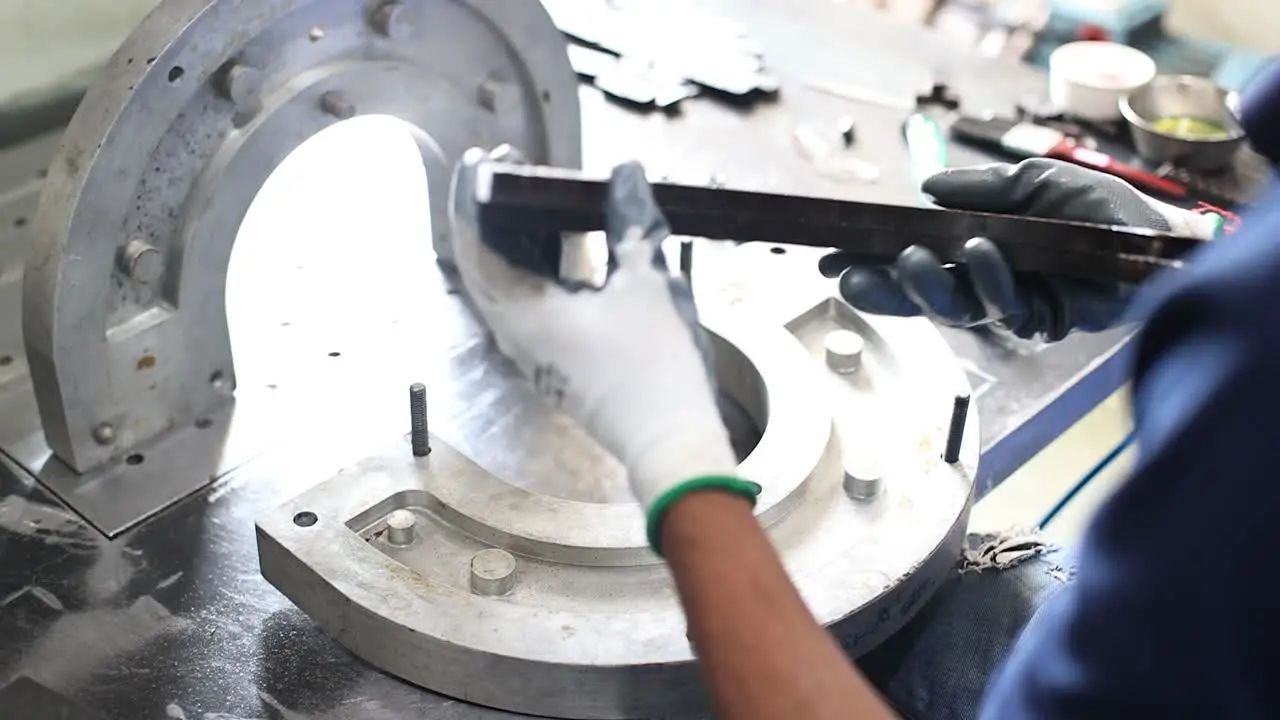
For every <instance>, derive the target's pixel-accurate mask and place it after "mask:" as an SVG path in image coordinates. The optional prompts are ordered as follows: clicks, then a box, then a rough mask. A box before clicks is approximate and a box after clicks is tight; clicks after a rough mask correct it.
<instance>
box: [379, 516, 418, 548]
mask: <svg viewBox="0 0 1280 720" xmlns="http://www.w3.org/2000/svg"><path fill="white" fill-rule="evenodd" d="M417 523H418V518H417V517H416V516H414V514H413V511H411V510H403V509H401V510H392V511H391V514H390V515H388V516H387V535H386V537H387V542H389V543H391V544H392V545H397V546H399V547H404V546H405V545H410V544H412V543H413V537H414V534H415V533H414V526H415V525H417Z"/></svg>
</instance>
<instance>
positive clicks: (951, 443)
mask: <svg viewBox="0 0 1280 720" xmlns="http://www.w3.org/2000/svg"><path fill="white" fill-rule="evenodd" d="M968 419H969V396H968V395H957V396H956V399H955V404H953V405H952V406H951V427H950V429H948V430H947V448H946V451H945V452H943V453H942V459H943V460H944V461H945V462H948V463H956V462H959V461H960V446H961V445H962V444H964V424H965V421H966V420H968Z"/></svg>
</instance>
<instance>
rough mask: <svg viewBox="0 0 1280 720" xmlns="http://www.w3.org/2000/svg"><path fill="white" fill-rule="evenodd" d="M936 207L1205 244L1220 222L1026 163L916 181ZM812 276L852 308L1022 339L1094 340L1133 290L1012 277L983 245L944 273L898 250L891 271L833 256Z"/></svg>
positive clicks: (918, 250) (927, 257)
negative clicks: (989, 329)
mask: <svg viewBox="0 0 1280 720" xmlns="http://www.w3.org/2000/svg"><path fill="white" fill-rule="evenodd" d="M924 191H925V192H926V193H928V194H929V195H931V196H932V197H933V198H934V200H935V201H936V202H937V203H938V204H939V205H941V206H943V207H948V208H953V209H957V210H973V211H978V212H992V213H1002V214H1006V215H1029V216H1033V217H1043V218H1049V219H1054V220H1069V221H1075V222H1088V223H1099V224H1103V225H1123V226H1127V227H1140V228H1148V229H1151V230H1158V231H1161V232H1168V233H1172V234H1176V235H1184V236H1189V237H1199V238H1204V239H1209V238H1212V237H1213V235H1214V233H1215V232H1216V230H1217V228H1218V226H1219V224H1220V222H1219V221H1218V220H1217V219H1216V218H1214V217H1213V216H1204V215H1198V214H1196V213H1193V212H1191V211H1188V210H1183V209H1181V208H1177V207H1174V206H1172V205H1168V204H1166V203H1162V202H1160V201H1158V200H1155V199H1153V198H1150V197H1147V196H1146V195H1144V194H1142V193H1140V192H1138V191H1137V190H1136V189H1134V188H1133V187H1132V186H1131V185H1129V184H1128V183H1126V182H1124V181H1123V180H1120V179H1119V178H1116V177H1113V176H1111V175H1106V174H1103V173H1100V172H1097V171H1094V170H1089V169H1086V168H1083V167H1080V166H1078V165H1072V164H1070V163H1065V162H1060V161H1057V160H1046V159H1035V160H1025V161H1023V162H1021V163H1018V164H1017V165H1009V164H1005V163H998V164H993V165H982V166H978V167H969V168H958V169H954V170H946V171H944V172H941V173H939V174H937V175H934V176H933V177H931V178H929V179H928V180H926V181H925V182H924ZM819 270H820V271H821V272H822V274H823V275H826V276H827V277H836V276H840V293H841V295H843V296H844V298H845V299H846V300H847V301H849V303H850V304H851V305H853V306H854V307H856V308H858V309H859V310H862V311H864V312H868V313H873V314H877V315H897V316H914V315H927V316H929V317H930V318H932V319H933V320H935V321H936V322H938V323H941V324H943V325H949V326H952V327H977V326H982V325H990V324H999V325H1002V326H1004V327H1006V328H1008V329H1009V330H1010V331H1012V332H1013V333H1014V334H1015V335H1017V336H1018V337H1021V338H1028V339H1029V338H1034V337H1040V338H1043V339H1045V340H1049V341H1056V340H1061V339H1062V338H1064V337H1066V335H1067V333H1069V332H1071V331H1072V330H1082V331H1085V332H1096V331H1099V330H1105V329H1107V328H1109V327H1112V326H1113V325H1115V324H1116V323H1117V322H1118V321H1119V320H1120V318H1121V315H1122V314H1123V313H1124V310H1125V307H1126V306H1127V304H1128V300H1129V296H1130V294H1131V292H1132V287H1130V286H1124V285H1102V284H1096V283H1089V282H1083V281H1079V280H1072V279H1067V278H1061V277H1054V276H1051V275H1033V274H1025V273H1014V272H1013V271H1012V270H1010V268H1009V265H1008V263H1006V262H1005V260H1004V257H1003V255H1002V254H1001V253H1000V250H999V249H998V248H997V247H996V246H995V244H994V243H992V242H991V241H990V240H987V239H985V238H973V239H972V240H970V241H969V242H968V243H966V244H965V246H964V249H963V251H962V253H961V262H960V263H957V264H955V265H945V266H944V265H943V264H942V263H941V262H939V260H938V258H937V256H935V255H934V254H933V253H932V252H931V251H929V250H928V249H926V248H923V247H920V246H913V247H909V248H907V249H906V250H904V251H902V254H900V255H899V256H898V259H897V261H896V262H894V263H893V264H892V265H889V266H865V265H859V264H857V261H856V260H855V259H854V258H853V257H852V256H850V255H847V254H846V253H842V252H835V253H832V254H831V255H828V256H826V257H824V258H822V260H821V262H820V264H819Z"/></svg>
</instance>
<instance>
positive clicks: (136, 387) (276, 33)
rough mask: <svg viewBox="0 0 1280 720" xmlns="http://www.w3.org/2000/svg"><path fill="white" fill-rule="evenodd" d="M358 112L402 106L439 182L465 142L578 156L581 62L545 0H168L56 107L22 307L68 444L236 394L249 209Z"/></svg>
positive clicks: (82, 460)
mask: <svg viewBox="0 0 1280 720" xmlns="http://www.w3.org/2000/svg"><path fill="white" fill-rule="evenodd" d="M360 114H387V115H393V116H396V117H399V118H401V119H403V120H405V121H406V122H407V123H408V124H409V125H410V126H411V128H412V132H413V134H414V136H415V138H416V139H417V142H418V145H419V148H420V149H421V152H422V158H423V162H424V164H425V166H426V171H427V176H428V179H429V181H430V182H431V183H432V184H433V185H434V186H435V187H438V188H445V187H448V178H449V174H450V172H451V171H452V167H453V164H454V162H455V161H456V159H457V157H458V156H459V155H460V154H461V153H462V151H463V150H465V149H466V148H468V147H471V146H476V145H480V146H488V147H492V146H494V145H496V144H499V143H504V142H505V143H511V144H513V145H516V146H517V147H520V148H522V149H523V150H524V151H525V152H526V154H527V155H528V156H529V157H530V159H531V160H533V161H535V162H546V163H551V164H555V165H563V166H569V167H576V166H579V165H580V163H581V143H580V127H579V112H578V101H577V81H576V77H575V76H574V74H573V71H572V69H571V68H570V66H569V63H568V59H567V57H566V54H565V49H564V41H563V38H562V36H561V35H560V34H559V32H558V31H557V30H556V28H555V27H554V26H553V25H552V23H551V20H550V18H549V17H548V16H547V14H546V12H545V11H544V10H543V8H542V6H541V4H539V3H533V2H507V1H506V0H470V1H469V2H452V1H450V0H393V1H391V2H384V1H383V0H378V1H377V2H374V1H373V0H369V1H367V2H339V3H335V2H327V1H326V0H281V1H279V2H261V3H260V2H240V0H164V2H162V3H161V4H160V5H159V6H158V7H157V8H156V9H155V10H154V11H153V12H152V13H151V14H150V15H149V16H148V17H147V18H146V20H144V21H143V23H142V24H141V26H140V27H139V28H138V29H137V30H136V31H135V32H134V33H133V34H132V35H131V36H130V37H129V39H128V40H126V41H125V43H124V45H123V46H122V47H121V49H120V50H119V52H117V53H116V55H115V56H114V58H113V59H112V61H111V63H110V66H109V67H108V69H107V70H106V72H105V74H104V76H103V77H102V78H101V79H100V80H99V81H98V82H97V83H96V84H95V85H94V86H93V88H92V89H91V90H90V92H89V94H88V96H87V97H86V98H85V100H84V103H83V104H82V105H81V107H80V110H79V112H78V113H77V114H76V116H75V119H74V120H73V121H72V122H71V125H70V126H69V127H68V129H67V132H66V136H65V138H64V140H63V146H62V148H61V151H60V152H59V154H58V157H57V158H56V159H55V161H54V163H53V165H52V167H51V168H50V171H49V178H48V181H47V183H46V186H45V192H44V197H43V199H42V202H41V206H40V211H39V214H38V217H37V221H36V227H35V229H36V232H35V233H34V236H35V237H36V238H37V240H36V242H35V247H34V250H33V255H32V260H31V262H30V263H29V264H28V266H27V270H26V277H25V288H24V311H23V313H24V315H23V325H24V332H25V341H26V345H27V351H28V356H29V358H30V364H31V375H32V379H33V382H34V385H35V390H36V397H37V401H38V404H39V408H40V416H41V421H42V424H43V427H44V434H45V439H46V442H47V443H48V445H49V447H50V448H51V449H52V450H53V451H54V453H55V454H56V455H57V456H58V457H59V458H60V459H61V460H63V461H64V462H66V463H67V464H68V465H70V466H71V467H72V468H73V469H75V470H76V471H79V472H86V471H89V470H91V469H94V468H97V467H100V466H103V465H104V464H108V463H111V462H112V461H115V460H118V459H119V458H121V457H122V456H124V455H127V454H128V453H129V452H130V451H131V449H132V448H135V447H137V446H140V445H142V444H144V443H146V442H148V441H151V440H153V439H155V438H157V437H158V436H161V435H162V434H164V433H166V432H167V431H169V430H172V429H175V428H184V427H187V426H188V425H189V424H190V423H191V422H192V421H194V420H195V419H196V418H198V417H200V415H201V414H202V413H206V412H208V411H209V410H210V409H212V408H217V407H219V406H221V405H225V404H226V403H227V402H229V401H230V398H231V394H232V390H233V389H234V387H235V370H234V366H233V364H232V357H231V344H230V340H229V336H228V332H227V321H226V310H225V287H226V269H227V263H228V260H229V258H230V254H231V248H232V245H233V242H234V240H235V237H236V233H237V230H238V228H239V225H240V222H241V219H242V218H243V217H244V215H245V212H246V211H247V209H248V207H249V204H250V203H251V202H252V200H253V199H254V197H255V196H256V194H257V192H258V190H259V188H261V187H262V184H263V183H264V182H265V181H266V179H267V177H268V175H269V174H270V173H271V171H272V170H273V169H274V168H275V167H276V166H277V165H278V164H279V163H280V162H281V161H282V160H283V159H284V158H285V157H286V156H287V155H288V154H289V153H290V152H292V151H293V150H294V149H295V148H296V147H298V146H299V145H300V144H301V143H302V142H304V141H305V140H306V139H308V138H309V137H311V136H312V135H313V134H315V133H316V132H318V131H319V130H321V129H323V128H325V127H328V126H330V125H332V124H334V123H336V122H339V121H340V120H343V119H346V118H350V117H352V116H354V115H360ZM446 196H447V193H445V192H437V193H433V194H432V196H431V209H432V217H433V220H434V221H435V222H434V223H433V226H434V228H435V230H434V232H435V234H436V237H435V238H433V239H432V240H433V244H434V245H435V246H436V249H437V252H438V253H443V252H444V251H445V250H446V249H447V242H445V240H446V238H445V233H447V228H448V223H447V221H446V219H445V218H446V213H445V204H446V201H447V197H446ZM369 212H377V208H370V209H369ZM424 241H425V239H424Z"/></svg>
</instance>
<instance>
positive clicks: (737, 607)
mask: <svg viewBox="0 0 1280 720" xmlns="http://www.w3.org/2000/svg"><path fill="white" fill-rule="evenodd" d="M662 548H663V553H664V555H665V556H666V558H667V561H668V563H669V564H670V566H671V570H672V573H673V574H674V575H675V580H676V587H677V589H678V590H679V592H680V597H681V600H682V601H683V603H684V608H685V614H686V615H687V616H688V619H689V632H690V635H691V637H692V638H693V642H694V647H695V649H696V651H697V653H698V656H699V657H700V658H701V660H702V667H703V673H704V674H705V676H706V678H707V682H708V684H709V686H710V688H711V695H712V698H713V700H714V702H715V704H716V707H717V709H718V711H719V716H720V717H724V718H732V719H733V720H741V719H742V718H770V719H774V718H806V720H821V719H822V718H842V719H844V718H881V717H884V718H891V717H893V715H892V713H891V712H890V711H889V709H888V706H887V705H885V703H884V701H883V700H881V698H880V697H879V695H878V694H877V693H876V692H875V690H874V689H873V688H872V687H871V685H870V684H869V683H868V682H867V681H866V680H865V679H864V678H863V677H862V676H861V675H860V674H859V673H858V672H857V670H855V669H854V667H853V664H852V663H851V662H850V661H849V659H848V658H847V657H846V656H845V654H844V652H843V651H842V650H841V649H840V647H839V646H838V645H837V644H836V642H835V640H834V639H833V638H832V637H831V636H830V635H829V634H828V633H827V632H826V631H825V630H824V629H823V628H822V627H820V626H819V625H818V624H817V622H815V621H814V619H813V616H812V615H810V614H809V610H808V608H807V607H805V605H804V602H803V601H802V600H801V599H800V596H799V594H798V593H797V592H796V590H795V588H794V587H793V586H792V584H791V580H790V578H788V577H787V574H786V571H785V570H784V569H783V567H782V563H781V561H780V560H779V559H778V555H777V553H775V552H774V550H773V547H772V546H771V545H770V544H769V541H768V539H767V538H766V537H765V534H764V531H763V530H762V529H761V528H760V525H759V524H758V523H757V522H756V519H755V517H754V516H753V515H752V512H751V505H750V504H749V503H748V502H747V501H746V500H744V499H742V498H741V497H738V496H736V495H732V494H729V493H721V492H715V491H709V492H699V493H692V494H690V495H689V496H688V497H685V498H682V499H681V500H679V501H677V502H676V504H675V505H673V506H672V507H671V508H670V509H669V510H668V511H667V514H666V517H665V518H664V521H663V527H662Z"/></svg>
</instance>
